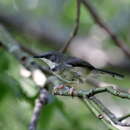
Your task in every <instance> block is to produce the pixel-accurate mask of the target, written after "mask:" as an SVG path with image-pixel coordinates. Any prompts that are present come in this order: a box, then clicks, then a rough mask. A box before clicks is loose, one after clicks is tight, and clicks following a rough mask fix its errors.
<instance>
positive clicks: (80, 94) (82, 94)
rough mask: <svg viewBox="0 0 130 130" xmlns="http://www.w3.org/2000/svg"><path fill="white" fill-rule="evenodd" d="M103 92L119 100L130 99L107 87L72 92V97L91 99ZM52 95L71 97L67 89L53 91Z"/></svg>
mask: <svg viewBox="0 0 130 130" xmlns="http://www.w3.org/2000/svg"><path fill="white" fill-rule="evenodd" d="M103 92H107V93H110V94H112V95H114V96H117V97H120V98H124V99H130V94H129V93H124V92H121V91H119V90H117V89H114V88H113V87H107V88H93V89H90V90H88V91H85V90H79V91H77V90H74V91H73V96H74V97H88V98H89V97H92V96H94V95H96V94H99V93H103ZM54 95H60V96H72V95H71V94H70V90H69V89H66V90H64V91H63V90H61V91H54Z"/></svg>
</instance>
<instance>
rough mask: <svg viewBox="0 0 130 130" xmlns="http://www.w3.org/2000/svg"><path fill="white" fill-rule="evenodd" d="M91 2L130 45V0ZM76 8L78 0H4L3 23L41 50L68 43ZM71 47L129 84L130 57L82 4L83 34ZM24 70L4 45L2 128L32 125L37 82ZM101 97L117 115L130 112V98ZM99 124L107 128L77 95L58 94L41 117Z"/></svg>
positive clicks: (80, 129)
mask: <svg viewBox="0 0 130 130" xmlns="http://www.w3.org/2000/svg"><path fill="white" fill-rule="evenodd" d="M91 2H92V4H93V5H94V6H95V7H96V8H97V11H98V12H99V13H100V15H101V16H102V18H103V19H104V21H105V22H106V23H107V24H108V25H109V26H110V27H111V29H112V31H114V32H115V33H116V34H117V35H118V36H119V37H120V38H121V39H123V40H124V41H125V42H126V44H128V46H129V45H130V44H129V42H130V22H129V21H130V11H129V9H130V1H129V0H109V1H106V0H93V1H91ZM75 12H76V0H75V1H74V0H0V23H1V24H3V25H4V26H6V28H7V30H8V31H9V32H10V33H11V35H12V36H13V38H14V39H16V40H17V41H18V42H19V43H20V44H22V45H24V46H26V47H27V48H31V49H33V50H35V51H36V52H39V53H41V52H43V51H47V50H58V49H59V48H60V47H62V46H63V44H64V42H65V41H66V40H67V39H68V38H69V35H70V32H71V31H72V29H73V26H74V22H75V21H74V20H75V16H76V13H75ZM80 46H81V49H80ZM82 46H83V47H84V48H86V50H85V49H82ZM77 48H78V49H79V50H77ZM77 52H78V53H77ZM69 53H71V54H72V55H76V56H79V57H81V58H84V59H86V60H89V61H90V62H91V63H93V64H94V65H95V66H98V67H101V68H103V67H105V68H107V69H111V70H113V71H117V72H119V73H122V74H124V75H125V79H124V80H116V79H113V78H110V77H108V78H105V79H102V80H103V81H106V82H109V83H115V84H116V85H119V86H120V87H124V88H127V89H129V86H130V60H129V59H128V58H127V57H126V56H125V55H124V54H123V53H122V51H121V50H120V49H119V48H117V47H116V46H115V45H114V44H113V42H112V41H111V40H110V39H109V36H108V35H107V34H106V33H105V32H104V31H103V30H101V29H100V28H98V26H97V25H95V23H94V22H93V20H92V18H91V16H90V14H89V13H88V12H87V11H86V9H85V8H84V7H83V6H82V7H81V21H80V30H79V34H78V36H77V38H76V39H75V40H74V42H73V44H72V46H71V47H70V49H69ZM89 54H90V55H89ZM98 56H99V57H98ZM95 58H96V59H95ZM20 70H21V64H20V63H19V62H18V61H17V60H16V59H15V57H14V56H12V55H11V54H9V53H8V52H7V51H6V50H5V49H3V48H0V130H27V129H28V125H29V122H30V119H31V116H32V112H33V107H34V101H35V96H36V95H37V92H38V88H37V87H36V86H35V84H34V82H33V81H32V80H31V79H28V78H26V77H23V76H21V74H20ZM98 97H99V98H100V99H101V100H102V102H104V104H105V105H107V106H108V108H110V109H111V110H112V111H113V112H114V113H115V114H116V115H117V116H121V115H122V114H125V113H129V112H130V110H129V107H130V102H129V101H127V100H123V99H118V98H114V97H111V96H110V95H107V94H102V95H101V96H98ZM102 97H103V98H102ZM96 129H97V130H106V129H107V128H106V127H105V126H104V124H102V122H101V121H100V120H99V119H97V118H96V117H94V116H93V115H92V113H91V112H90V111H89V109H87V108H86V107H85V106H84V104H82V103H81V102H80V101H79V100H78V99H77V98H70V97H58V98H54V99H53V101H52V102H51V103H50V104H48V105H47V106H46V107H45V109H44V110H43V111H42V113H41V116H40V120H39V123H38V130H96ZM119 129H121V130H128V129H129V128H121V127H120V128H119Z"/></svg>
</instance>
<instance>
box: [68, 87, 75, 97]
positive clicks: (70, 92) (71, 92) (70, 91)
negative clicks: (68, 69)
mask: <svg viewBox="0 0 130 130" xmlns="http://www.w3.org/2000/svg"><path fill="white" fill-rule="evenodd" d="M74 90H75V89H74V88H73V87H72V88H70V90H69V94H70V95H71V96H73V95H74Z"/></svg>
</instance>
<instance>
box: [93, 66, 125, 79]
mask: <svg viewBox="0 0 130 130" xmlns="http://www.w3.org/2000/svg"><path fill="white" fill-rule="evenodd" d="M95 70H96V71H100V72H102V73H106V74H109V75H111V76H112V77H115V78H116V77H117V78H124V75H122V74H118V73H116V72H111V71H108V70H103V69H97V68H96V69H95Z"/></svg>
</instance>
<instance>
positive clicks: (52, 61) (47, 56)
mask: <svg viewBox="0 0 130 130" xmlns="http://www.w3.org/2000/svg"><path fill="white" fill-rule="evenodd" d="M62 56H63V54H62V53H60V52H56V51H50V52H45V53H43V54H41V55H37V56H34V57H33V58H39V59H41V60H42V61H43V62H45V63H46V64H47V65H48V66H49V67H50V68H54V67H55V66H56V65H57V64H59V63H60V61H61V60H62V58H63V57H62Z"/></svg>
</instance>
